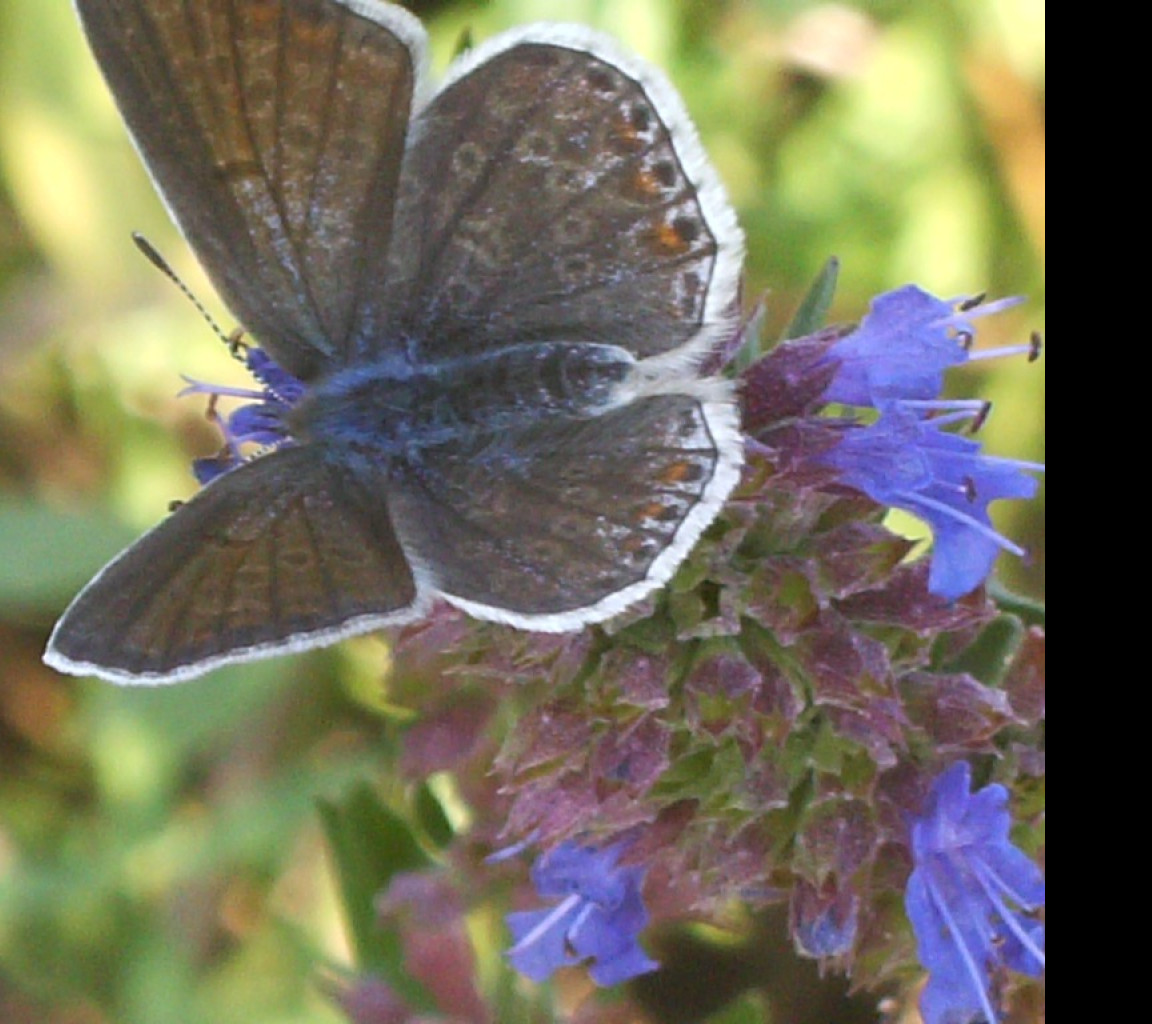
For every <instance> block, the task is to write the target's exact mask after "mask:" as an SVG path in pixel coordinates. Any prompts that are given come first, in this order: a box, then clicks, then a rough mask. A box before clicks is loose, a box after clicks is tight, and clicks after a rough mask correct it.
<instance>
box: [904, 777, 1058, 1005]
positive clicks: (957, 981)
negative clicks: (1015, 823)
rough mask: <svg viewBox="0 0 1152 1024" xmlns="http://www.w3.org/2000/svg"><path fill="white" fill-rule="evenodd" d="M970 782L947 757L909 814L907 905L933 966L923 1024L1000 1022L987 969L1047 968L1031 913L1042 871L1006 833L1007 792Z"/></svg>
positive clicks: (1038, 900)
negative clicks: (920, 806)
mask: <svg viewBox="0 0 1152 1024" xmlns="http://www.w3.org/2000/svg"><path fill="white" fill-rule="evenodd" d="M970 782H971V775H970V771H969V768H968V765H967V764H966V763H964V762H958V763H956V764H954V765H952V766H951V767H950V768H949V769H948V770H947V771H945V772H943V773H942V774H941V775H940V776H939V778H937V780H936V782H935V784H934V785H933V788H932V792H931V794H930V796H929V798H928V799H927V800H926V801H925V806H924V810H923V812H922V813H921V814H920V815H918V816H916V817H915V818H913V819H912V821H911V840H912V855H913V862H914V868H913V871H912V875H911V877H910V878H909V879H908V887H907V890H906V892H905V908H906V910H907V912H908V918H909V920H910V921H911V922H912V928H913V930H914V932H915V933H916V945H917V950H918V952H919V956H920V962H921V963H922V964H923V965H924V967H925V968H926V969H927V970H928V972H929V979H928V984H927V985H926V986H925V989H924V994H923V997H922V998H921V1005H920V1009H921V1013H922V1015H923V1017H924V1021H925V1024H968V1022H970V1021H973V1020H986V1021H988V1022H990V1024H996V1021H997V1020H998V1018H997V1014H996V1011H995V1007H994V1005H993V996H992V986H991V972H992V970H993V968H996V967H1007V968H1010V969H1013V970H1018V971H1022V972H1024V973H1027V974H1039V973H1040V972H1041V971H1042V970H1043V967H1044V954H1043V949H1044V929H1043V926H1042V924H1041V923H1040V922H1039V921H1037V920H1035V919H1034V918H1032V917H1030V916H1029V914H1028V912H1030V911H1034V910H1038V909H1039V908H1040V906H1041V905H1042V904H1043V900H1044V883H1043V877H1042V875H1041V873H1040V869H1039V868H1038V867H1037V866H1036V865H1035V864H1033V863H1032V861H1031V860H1030V859H1029V858H1028V857H1027V856H1025V854H1024V853H1023V852H1022V851H1021V850H1019V849H1017V848H1016V847H1015V846H1013V845H1012V844H1011V841H1010V840H1009V838H1008V833H1009V828H1010V825H1011V820H1010V816H1009V811H1008V792H1007V790H1005V789H1004V787H1003V786H999V785H990V786H986V787H984V788H983V789H981V790H978V791H977V792H976V793H971V792H970V791H969V787H970Z"/></svg>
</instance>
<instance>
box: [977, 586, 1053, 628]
mask: <svg viewBox="0 0 1152 1024" xmlns="http://www.w3.org/2000/svg"><path fill="white" fill-rule="evenodd" d="M986 589H987V591H988V596H989V597H990V598H992V600H993V601H995V602H996V606H997V607H998V608H999V609H1000V610H1001V611H1004V612H1010V613H1011V614H1012V615H1016V616H1018V617H1019V618H1020V619H1022V620H1023V621H1024V623H1025V625H1028V626H1043V625H1044V604H1043V603H1042V602H1040V601H1034V600H1032V598H1030V597H1024V596H1023V595H1022V594H1016V593H1013V592H1012V591H1011V590H1009V589H1008V588H1007V587H1005V586H1004V585H1003V584H1001V583H999V582H997V581H996V580H990V581H989V583H988V586H987V588H986Z"/></svg>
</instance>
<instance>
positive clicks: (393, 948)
mask: <svg viewBox="0 0 1152 1024" xmlns="http://www.w3.org/2000/svg"><path fill="white" fill-rule="evenodd" d="M317 804H318V807H319V812H320V820H321V823H322V825H323V827H324V834H325V836H326V838H327V840H328V845H329V848H330V849H331V851H332V859H333V861H334V863H335V867H336V877H337V882H338V884H339V888H340V895H341V899H342V900H343V903H344V913H345V917H346V920H347V922H348V927H349V930H350V931H351V933H352V934H351V937H352V946H353V949H354V950H355V955H356V961H357V967H358V969H360V970H361V971H364V972H366V973H370V974H377V975H380V976H381V977H383V978H384V979H386V980H387V981H388V983H389V984H390V985H392V986H394V987H395V989H396V991H397V992H398V993H399V994H400V995H401V996H402V997H403V998H405V999H407V1000H408V1001H409V1002H411V1003H413V1004H414V1005H417V1006H420V1007H423V1008H426V1009H430V1008H431V1007H432V1004H431V1002H430V1000H429V998H428V996H427V994H426V993H425V992H424V991H423V989H422V988H421V986H419V985H418V984H417V983H416V982H414V981H413V980H412V979H411V978H409V977H407V976H406V975H405V973H404V971H403V969H402V964H403V959H404V957H403V946H402V944H401V940H400V934H399V932H398V930H396V929H395V928H391V927H386V926H384V925H382V924H381V922H380V920H379V917H378V915H377V913H376V905H375V901H376V897H377V895H378V894H379V893H381V892H382V891H383V890H384V889H386V888H387V887H388V883H389V882H391V880H392V879H393V878H394V877H395V876H396V875H398V874H401V873H402V872H405V871H415V870H417V869H419V868H422V867H426V866H427V865H428V864H429V859H428V857H427V856H426V855H425V853H424V851H423V850H421V848H420V845H419V844H418V843H417V842H416V838H415V837H414V836H413V834H412V830H411V829H410V828H409V827H408V824H407V823H406V822H405V821H404V820H403V819H402V818H400V817H399V816H398V815H397V814H395V812H393V811H392V810H390V809H389V808H388V807H386V806H385V805H384V804H383V803H382V802H381V800H380V798H379V797H378V796H377V795H376V793H375V792H373V790H372V788H371V787H370V786H369V785H368V784H367V783H360V784H358V785H357V786H355V787H354V788H353V789H352V791H351V792H350V793H349V794H348V795H347V796H346V797H345V798H344V799H343V800H342V801H340V802H337V801H331V800H319V801H317Z"/></svg>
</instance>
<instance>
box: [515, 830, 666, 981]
mask: <svg viewBox="0 0 1152 1024" xmlns="http://www.w3.org/2000/svg"><path fill="white" fill-rule="evenodd" d="M626 847H627V844H625V843H615V844H613V845H612V846H606V847H604V848H603V849H600V850H598V849H595V848H593V847H588V846H580V845H578V844H577V843H573V842H566V843H561V844H560V845H559V846H557V847H555V848H554V849H552V850H549V851H548V852H547V853H545V854H544V855H543V856H541V857H540V858H539V859H538V860H537V861H536V863H535V864H534V865H533V866H532V884H533V885H535V887H536V891H537V892H538V893H539V894H540V895H541V896H542V897H544V898H545V899H554V900H559V902H558V903H556V905H555V906H554V907H552V908H551V909H550V910H529V911H521V912H519V913H514V914H509V915H508V917H507V921H508V927H509V928H510V929H511V931H512V937H513V939H514V940H515V942H514V945H513V946H512V948H511V949H510V950H508V959H509V960H510V961H511V962H512V966H513V967H515V968H516V970H518V971H519V972H520V973H521V974H523V975H525V976H526V977H528V978H531V979H532V980H533V981H544V980H545V979H546V978H548V977H549V976H550V975H551V974H552V972H553V971H555V970H556V969H557V968H559V967H567V966H570V965H572V964H576V963H579V962H581V961H583V960H591V961H592V964H591V966H590V968H589V974H590V975H591V976H592V980H593V981H595V982H596V984H597V985H618V984H619V983H620V982H622V981H627V980H628V979H629V978H634V977H636V976H637V975H640V974H646V973H648V972H649V971H654V970H656V968H657V967H659V966H660V965H659V964H657V963H656V961H654V960H651V959H649V957H648V956H647V954H645V952H644V950H643V949H642V948H641V947H640V944H639V943H638V942H637V936H638V935H639V934H640V932H641V931H643V929H644V927H645V925H647V923H648V912H647V911H646V910H645V909H644V902H643V900H642V899H641V896H640V888H641V886H642V885H643V882H644V871H645V869H644V868H643V867H620V866H619V865H618V864H617V861H618V860H619V858H620V856H621V854H623V852H624V850H625V849H626Z"/></svg>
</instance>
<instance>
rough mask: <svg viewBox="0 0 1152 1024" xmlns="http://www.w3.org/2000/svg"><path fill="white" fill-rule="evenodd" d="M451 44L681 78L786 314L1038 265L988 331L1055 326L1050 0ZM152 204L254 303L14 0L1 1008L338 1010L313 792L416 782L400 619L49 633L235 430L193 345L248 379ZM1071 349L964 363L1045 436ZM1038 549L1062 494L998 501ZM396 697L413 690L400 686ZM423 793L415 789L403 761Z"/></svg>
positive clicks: (635, 5)
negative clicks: (200, 661)
mask: <svg viewBox="0 0 1152 1024" xmlns="http://www.w3.org/2000/svg"><path fill="white" fill-rule="evenodd" d="M408 6H409V7H410V8H411V9H413V10H415V11H416V12H417V13H419V14H421V16H422V17H424V19H425V21H426V24H427V25H428V28H429V31H430V33H431V36H432V43H433V57H434V66H435V67H436V69H437V71H442V70H443V68H444V66H445V65H446V64H447V62H448V60H449V58H450V56H451V54H452V53H453V51H454V50H455V48H456V47H457V45H458V44H459V42H460V39H461V38H462V35H463V33H465V32H466V31H469V30H470V31H471V33H472V37H473V38H474V39H483V38H486V37H487V36H489V35H491V34H493V33H495V32H497V31H499V30H501V29H504V28H507V27H510V26H513V25H517V24H521V23H524V22H528V21H535V20H541V19H551V20H561V19H562V20H570V21H580V22H584V23H586V24H590V25H594V26H596V27H598V28H601V29H604V30H606V31H608V32H611V33H613V34H615V35H617V36H618V37H619V38H621V39H622V40H623V41H624V42H625V43H626V44H627V45H628V46H629V47H631V48H632V49H634V50H636V51H638V52H639V53H640V54H642V55H643V56H645V57H647V58H648V59H649V60H651V61H653V62H655V63H656V64H658V65H660V66H661V67H662V68H664V69H665V71H666V72H667V73H668V74H669V76H670V77H671V78H672V80H673V82H674V83H675V84H676V85H677V86H678V87H679V89H680V90H681V92H682V93H683V95H684V97H685V100H686V102H687V105H688V108H689V110H690V111H691V112H692V114H693V116H694V118H695V120H696V122H697V124H698V127H699V129H700V132H701V135H702V137H703V140H704V143H705V146H706V148H707V150H708V151H709V153H710V154H711V156H712V158H713V160H714V162H715V163H716V164H717V166H718V168H719V171H720V175H721V177H722V178H723V180H724V181H725V182H726V184H727V186H728V188H729V191H730V193H731V196H732V200H733V203H734V205H735V207H736V209H737V211H738V212H739V214H740V216H741V218H742V221H743V224H744V228H745V230H746V232H747V235H748V248H749V260H748V284H747V294H748V296H755V295H757V294H759V293H760V292H761V291H763V290H765V289H768V290H769V291H770V295H769V307H768V308H769V317H768V324H769V326H768V336H769V337H772V336H774V335H775V334H776V333H778V332H779V330H780V329H782V327H783V325H784V324H785V323H786V322H787V321H788V319H789V317H790V316H791V313H792V312H793V310H794V307H795V305H796V303H797V302H798V300H799V297H800V296H801V295H802V294H803V292H804V290H805V289H806V287H807V286H808V284H809V283H810V281H811V280H812V278H813V277H814V275H815V274H816V273H817V271H818V270H819V268H820V267H821V265H822V264H823V263H824V261H825V260H826V259H827V258H828V257H829V256H832V255H836V256H838V257H839V258H840V260H841V263H842V272H841V285H840V290H839V296H838V300H837V303H836V307H835V310H834V319H843V320H854V319H858V318H859V316H860V315H861V314H862V313H863V312H864V311H865V310H866V308H867V303H868V300H869V299H870V297H871V296H873V295H875V294H876V293H878V292H880V291H883V290H885V289H888V288H891V287H894V286H897V285H900V284H903V283H906V282H916V283H918V284H920V285H922V286H923V287H925V288H927V289H929V290H931V291H933V292H934V293H936V294H938V295H942V296H949V295H963V294H972V293H975V292H981V291H987V292H989V294H991V295H993V296H999V295H1007V294H1023V295H1026V296H1027V297H1028V301H1027V303H1026V304H1024V305H1022V306H1020V307H1019V308H1017V309H1013V310H1011V311H1010V312H1008V313H1006V314H1004V315H1001V316H997V317H995V318H993V319H991V320H988V321H982V322H981V334H980V339H979V343H980V345H981V346H983V345H989V346H990V345H998V344H1005V343H1009V342H1012V341H1021V340H1024V339H1026V338H1027V336H1028V335H1029V333H1030V332H1031V331H1032V330H1034V329H1043V326H1044V298H1045V296H1044V25H1043V18H1044V7H1043V3H1042V0H923V2H921V0H916V2H912V0H903V2H896V0H892V2H874V3H858V4H854V5H853V4H837V3H815V2H809V0H490V2H480V0H471V2H465V0H460V2H450V0H440V2H425V3H416V2H414V3H410V4H408ZM133 230H139V231H141V232H143V233H144V234H145V235H146V236H147V237H148V238H149V239H150V240H151V241H152V242H153V243H154V244H155V245H156V246H157V247H158V248H159V249H160V251H161V252H163V253H164V254H165V256H166V257H167V259H168V260H169V261H170V262H171V263H172V264H173V266H174V267H175V268H176V270H177V271H178V273H179V274H180V275H181V276H182V277H183V278H184V279H185V281H187V282H188V283H189V285H190V286H191V287H192V288H193V290H194V291H195V292H196V293H197V294H198V295H200V296H201V297H202V298H203V299H204V300H205V302H206V303H207V305H208V306H209V307H210V308H211V309H212V310H213V312H214V313H215V314H216V316H217V317H218V318H219V319H220V320H221V322H222V323H224V324H225V325H226V326H231V325H232V321H231V319H230V318H229V315H228V313H227V311H226V310H224V309H222V308H221V306H220V304H219V303H218V302H217V301H216V299H215V297H214V296H213V295H212V292H211V289H210V287H209V286H208V284H207V282H206V280H205V278H204V277H203V275H202V273H201V272H200V271H199V269H198V268H197V266H196V263H195V261H194V259H193V258H192V255H191V253H190V252H188V250H187V248H186V246H185V245H184V244H183V243H182V242H181V241H180V239H179V237H178V235H177V233H176V232H175V230H174V229H173V228H172V226H171V225H170V224H169V223H168V221H167V219H166V216H165V214H164V211H163V209H162V208H161V206H160V203H159V202H158V201H157V199H156V196H155V194H154V193H153V190H152V188H151V185H150V183H149V181H148V178H147V176H146V174H145V173H144V171H143V170H142V168H141V167H140V165H139V164H138V162H137V159H136V157H135V155H134V153H133V151H132V149H131V146H130V145H129V143H128V141H127V139H126V137H125V134H124V131H123V129H122V127H121V124H120V120H119V117H118V115H117V113H116V111H115V109H114V108H113V105H112V103H111V100H110V99H109V97H108V94H107V92H106V91H105V89H104V87H103V84H102V81H101V79H100V77H99V74H98V72H97V70H96V68H95V66H94V64H93V62H92V60H91V58H90V56H89V54H88V52H87V49H86V46H85V43H84V41H83V39H82V37H81V35H80V32H79V28H78V25H77V23H76V20H75V17H74V14H73V12H72V9H71V5H70V4H69V3H68V2H67V0H0V1022H3V1024H9V1022H23V1021H28V1022H49V1024H56V1022H69V1024H73V1022H76V1024H88V1022H92V1024H97V1022H114V1024H136V1022H140V1024H165V1022H168V1021H181V1022H182V1021H189V1022H200V1021H205V1022H208V1021H211V1022H219V1024H227V1022H230V1021H245V1022H248V1024H255V1022H260V1024H263V1022H296V1021H299V1022H305V1021H307V1022H316V1024H321V1022H331V1021H337V1020H340V1019H341V1018H340V1017H339V1015H338V1014H337V1013H336V1011H335V1010H333V1009H332V1008H331V1006H330V1005H329V1004H328V1003H327V1002H326V1001H325V1000H324V999H323V997H322V996H321V995H320V994H319V993H318V991H317V988H316V986H315V984H314V968H315V966H316V965H317V964H318V963H333V964H341V963H347V962H348V960H349V955H350V954H349V952H348V949H347V945H346V939H345V937H344V932H343V929H342V926H341V921H340V915H339V908H338V906H337V904H336V898H335V890H334V886H333V882H332V880H331V877H330V873H329V871H328V867H327V864H326V861H325V854H324V850H323V844H322V842H321V839H320V836H319V830H318V825H317V822H316V815H315V800H316V799H317V798H318V797H333V796H339V795H340V794H341V793H342V792H344V791H345V790H346V789H347V787H348V786H349V785H350V784H351V782H352V780H354V779H358V778H369V779H372V780H374V781H375V782H377V783H379V784H380V785H381V786H383V787H385V789H387V788H388V786H389V785H390V782H389V780H390V779H391V777H392V773H391V760H390V758H391V752H392V743H391V739H392V734H393V732H394V728H395V721H396V715H397V714H399V713H400V711H398V710H397V709H396V708H391V709H386V711H387V713H381V709H380V704H381V701H382V699H383V697H382V694H381V691H380V684H379V680H380V678H381V676H382V674H383V670H384V668H385V666H386V658H387V654H386V650H385V648H384V646H383V645H382V644H380V643H379V642H378V641H376V640H372V639H365V640H361V641H357V642H353V643H348V644H345V645H343V646H342V647H340V648H338V649H336V650H332V651H325V652H316V653H313V654H309V655H306V656H301V657H296V658H285V659H282V660H277V661H274V662H270V663H263V664H257V665H251V666H242V667H240V668H235V669H230V670H224V671H220V672H218V673H216V674H214V675H213V676H211V677H209V678H207V679H204V680H200V681H197V682H194V683H191V684H188V685H186V686H183V687H176V688H171V689H164V690H136V691H121V690H116V689H114V688H113V687H111V686H108V685H106V684H98V683H92V682H90V681H83V680H73V679H64V678H61V677H59V676H57V675H55V674H54V673H53V672H51V671H50V670H48V669H46V668H45V667H43V666H42V665H41V664H40V661H39V655H40V651H41V650H42V648H43V644H44V641H45V638H46V636H47V633H48V630H49V628H50V626H51V623H52V622H53V620H54V618H55V616H56V615H57V614H58V613H59V612H60V610H61V609H62V608H63V606H64V605H65V603H66V602H67V601H68V599H69V598H70V597H71V596H72V595H73V594H74V593H75V591H76V590H77V588H78V587H79V586H80V585H81V584H83V583H84V582H85V581H86V580H87V579H88V578H89V576H90V575H91V574H92V572H93V571H94V570H95V569H97V568H98V567H99V566H100V565H101V564H103V563H104V562H105V561H106V560H107V559H108V558H109V557H110V556H111V555H113V554H114V553H115V552H116V551H117V550H119V548H120V547H121V546H122V545H123V544H124V543H126V542H127V541H128V540H130V539H132V538H133V537H134V536H136V535H137V534H138V533H139V532H141V531H142V530H143V529H145V528H146V527H148V526H150V525H151V524H153V523H155V522H156V521H157V520H159V519H160V518H161V517H162V516H163V514H164V512H165V509H166V506H167V504H168V502H169V501H170V500H171V499H173V498H180V497H185V496H187V495H188V494H190V493H191V492H192V491H193V489H194V482H193V480H192V478H191V475H190V473H189V471H188V463H189V460H190V458H191V457H192V456H194V455H203V454H207V453H209V452H211V451H213V450H214V448H215V447H216V445H217V439H216V438H215V437H214V435H213V432H212V430H211V428H210V427H209V425H208V424H207V423H206V422H205V420H204V418H203V403H202V402H200V401H197V400H188V399H186V400H179V401H178V400H177V399H176V397H175V395H176V392H177V391H178V390H179V388H180V387H181V385H182V382H181V378H180V375H181V374H186V375H188V376H191V377H196V378H200V379H209V380H215V381H225V380H237V378H236V370H235V367H234V365H233V364H232V362H231V360H230V359H229V358H228V356H227V354H226V352H225V351H224V350H223V346H222V345H221V344H220V343H219V342H218V341H217V340H216V339H215V338H214V337H213V336H212V334H211V333H210V332H209V331H208V330H207V329H206V327H205V326H204V324H203V322H202V321H201V320H200V319H199V317H198V316H197V315H196V313H195V311H194V310H193V309H192V308H191V306H190V305H189V304H188V303H187V302H186V301H185V300H184V299H183V298H181V296H180V295H179V294H178V293H177V292H176V290H175V289H174V288H173V287H172V286H171V285H170V284H169V283H168V282H167V281H166V280H164V279H163V277H162V276H161V275H160V274H158V273H156V272H155V271H154V270H153V269H152V268H151V267H150V266H149V265H148V264H147V263H146V261H145V260H143V259H141V258H140V256H139V254H138V253H137V251H136V250H135V248H134V247H133V246H132V244H131V242H130V240H129V233H130V232H131V231H133ZM1043 378H1044V371H1043V363H1042V362H1041V364H1039V365H1029V364H1027V363H1026V362H1025V361H1024V360H1022V359H1013V360H1005V361H1001V362H999V363H996V364H983V365H980V366H979V367H971V368H967V369H966V370H965V372H964V373H963V374H957V375H955V379H954V380H953V384H954V385H955V390H956V391H957V393H960V392H963V393H965V394H980V395H983V396H986V397H988V398H990V399H991V400H993V402H994V403H995V411H994V413H993V416H992V418H991V420H990V422H989V423H988V425H987V426H986V427H985V428H984V430H983V437H984V440H985V442H986V445H987V448H988V450H989V451H991V452H992V453H995V454H999V455H1010V456H1017V457H1021V458H1028V459H1037V460H1042V459H1043V455H1044V453H1043V383H1044V381H1043ZM993 512H994V513H997V514H996V516H995V518H996V522H997V524H998V526H999V527H1000V528H1001V529H1002V530H1003V532H1005V533H1006V534H1008V535H1009V536H1011V537H1013V538H1015V539H1017V540H1019V541H1020V542H1021V543H1023V544H1025V545H1026V546H1028V547H1029V548H1030V550H1031V552H1032V555H1031V558H1030V559H1029V560H1028V561H1027V563H1021V562H1018V561H1016V560H1013V559H1010V558H1005V559H1002V560H1001V563H1000V566H999V574H1000V577H1001V579H1002V580H1003V581H1005V582H1006V583H1007V584H1008V585H1009V586H1011V587H1013V588H1015V589H1018V590H1021V591H1024V592H1025V593H1027V594H1030V595H1033V596H1039V595H1041V594H1042V591H1043V570H1044V534H1043V518H1042V517H1043V505H1042V502H1039V501H1038V502H1035V503H1013V504H1008V505H1005V506H1004V507H1002V508H995V507H994V509H993ZM401 710H402V709H401ZM393 795H395V796H396V797H397V798H398V799H402V798H403V794H401V793H396V794H393Z"/></svg>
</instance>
